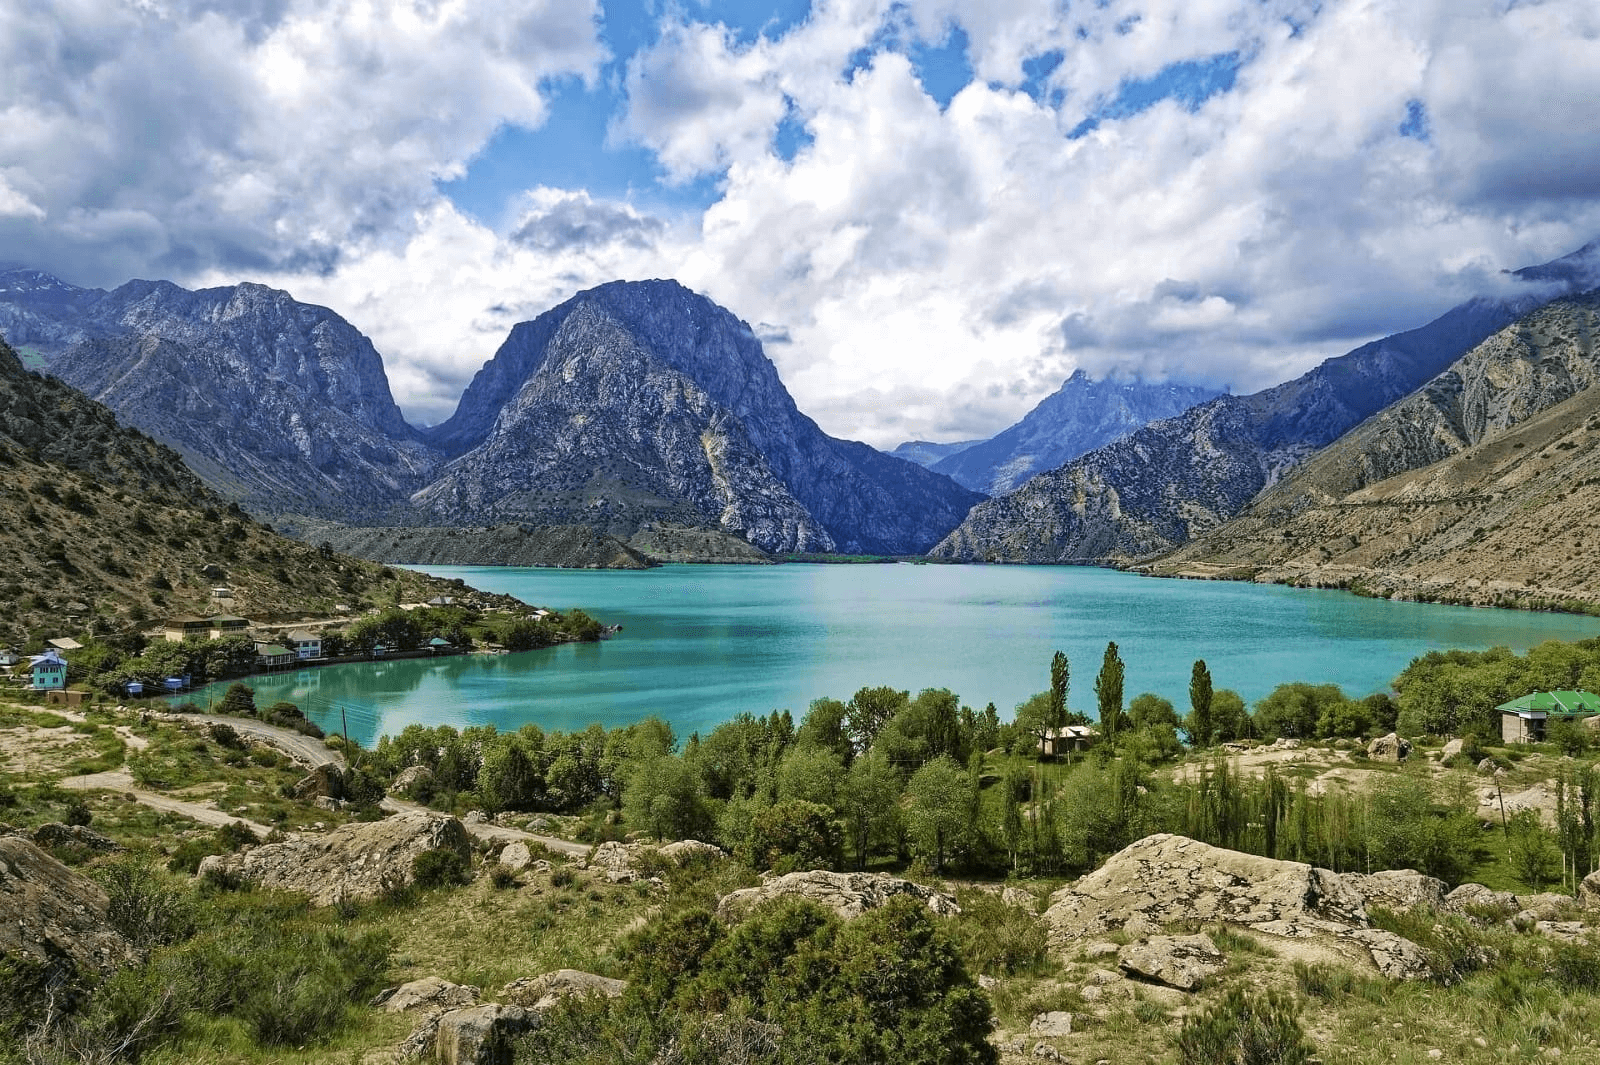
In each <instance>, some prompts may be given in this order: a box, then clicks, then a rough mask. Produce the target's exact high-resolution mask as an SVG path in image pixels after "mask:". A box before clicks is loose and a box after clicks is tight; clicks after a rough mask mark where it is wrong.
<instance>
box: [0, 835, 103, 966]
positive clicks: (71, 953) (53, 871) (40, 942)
mask: <svg viewBox="0 0 1600 1065" xmlns="http://www.w3.org/2000/svg"><path fill="white" fill-rule="evenodd" d="M106 907H107V900H106V894H105V892H104V891H102V890H100V886H99V885H98V884H96V883H95V882H94V881H93V880H90V879H89V878H88V877H86V876H84V875H83V874H81V873H78V872H75V871H73V870H72V869H69V868H67V867H66V866H65V865H62V864H61V863H60V862H58V861H56V860H55V859H54V858H52V857H50V856H49V855H48V854H46V853H45V852H44V851H42V850H40V849H39V848H38V847H36V846H34V845H33V844H32V843H30V842H28V841H27V840H26V839H23V838H22V837H21V836H0V954H25V955H28V956H30V957H32V958H35V959H37V960H39V961H43V962H56V961H61V960H63V959H65V960H68V961H70V962H71V963H72V964H73V965H74V966H76V967H77V968H78V969H79V970H80V971H82V972H85V973H91V972H109V971H110V970H112V969H115V968H117V967H119V966H122V965H126V964H128V963H130V962H132V961H133V960H134V949H133V945H132V944H131V943H129V942H128V941H127V940H126V939H124V938H123V937H122V935H121V934H120V933H118V932H117V931H116V930H115V929H113V928H112V927H111V925H110V923H109V922H108V921H107V919H106Z"/></svg>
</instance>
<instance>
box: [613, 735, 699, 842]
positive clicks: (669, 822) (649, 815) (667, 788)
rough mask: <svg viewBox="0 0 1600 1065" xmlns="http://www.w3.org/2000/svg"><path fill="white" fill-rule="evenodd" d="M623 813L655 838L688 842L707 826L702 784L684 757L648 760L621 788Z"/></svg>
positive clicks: (629, 820) (635, 769)
mask: <svg viewBox="0 0 1600 1065" xmlns="http://www.w3.org/2000/svg"><path fill="white" fill-rule="evenodd" d="M622 814H623V816H624V817H625V818H626V819H627V821H628V823H629V824H631V825H636V826H637V827H639V828H640V829H642V830H644V831H646V832H648V833H650V835H652V836H654V837H655V838H656V839H689V838H692V837H694V836H696V835H698V834H699V829H700V828H701V826H702V825H704V824H705V823H706V820H707V817H706V810H705V804H704V801H703V799H702V797H701V793H700V782H699V780H698V779H696V777H695V774H694V773H693V771H692V770H690V768H689V767H688V765H686V764H685V763H684V761H683V759H682V758H679V757H678V756H677V755H673V754H658V755H654V756H651V757H647V758H645V759H644V760H643V761H641V762H640V763H639V764H638V765H637V766H636V767H635V768H634V771H633V772H632V774H630V775H629V777H628V783H627V784H626V785H625V786H624V787H623V789H622Z"/></svg>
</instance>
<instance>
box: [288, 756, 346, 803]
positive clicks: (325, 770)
mask: <svg viewBox="0 0 1600 1065" xmlns="http://www.w3.org/2000/svg"><path fill="white" fill-rule="evenodd" d="M294 797H295V798H297V799H299V800H301V801H302V802H305V801H308V800H311V799H317V798H329V799H342V798H344V773H343V771H341V770H340V769H339V767H338V766H337V765H335V764H334V763H332V762H323V763H322V764H321V765H319V766H317V767H316V768H315V769H313V770H312V771H311V772H309V773H307V774H306V775H305V776H303V777H301V778H300V781H299V783H297V784H296V785H295V786H294Z"/></svg>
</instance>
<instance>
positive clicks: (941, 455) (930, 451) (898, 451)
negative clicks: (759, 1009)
mask: <svg viewBox="0 0 1600 1065" xmlns="http://www.w3.org/2000/svg"><path fill="white" fill-rule="evenodd" d="M981 443H983V441H982V440H962V441H960V442H958V443H954V444H936V443H934V442H933V441H932V440H907V441H906V442H905V443H903V444H901V445H899V446H898V447H896V448H895V449H894V450H893V451H888V452H885V454H887V455H888V456H889V457H890V458H896V459H905V460H906V461H907V462H915V463H916V464H917V465H918V466H921V467H922V468H923V469H928V468H930V467H932V466H933V464H934V463H936V462H938V461H939V460H940V459H946V458H949V457H950V456H951V455H959V454H961V452H963V451H965V450H966V449H967V448H969V447H972V446H973V445H975V444H981Z"/></svg>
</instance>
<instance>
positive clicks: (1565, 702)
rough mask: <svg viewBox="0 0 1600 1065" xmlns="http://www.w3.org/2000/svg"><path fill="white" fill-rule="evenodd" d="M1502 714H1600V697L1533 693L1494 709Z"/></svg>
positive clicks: (1584, 694) (1555, 692)
mask: <svg viewBox="0 0 1600 1065" xmlns="http://www.w3.org/2000/svg"><path fill="white" fill-rule="evenodd" d="M1495 709H1496V710H1499V711H1500V712H1501V713H1502V714H1556V715H1558V716H1563V717H1579V716H1584V715H1588V714H1600V695H1596V694H1595V693H1594V692H1586V691H1553V692H1533V693H1532V694H1530V695H1524V696H1522V697H1521V698H1520V699H1512V700H1511V701H1510V702H1508V703H1501V704H1500V705H1499V706H1497V707H1495Z"/></svg>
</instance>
